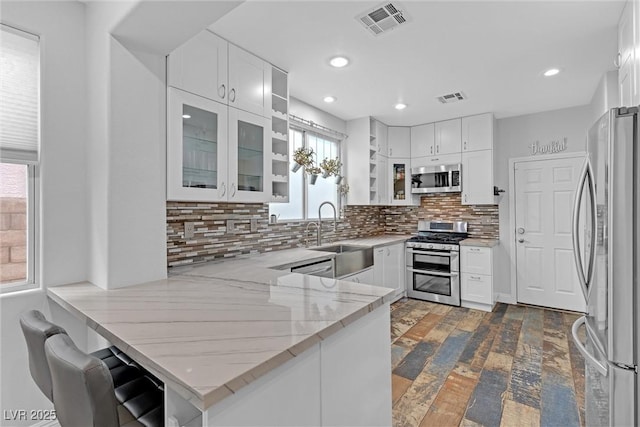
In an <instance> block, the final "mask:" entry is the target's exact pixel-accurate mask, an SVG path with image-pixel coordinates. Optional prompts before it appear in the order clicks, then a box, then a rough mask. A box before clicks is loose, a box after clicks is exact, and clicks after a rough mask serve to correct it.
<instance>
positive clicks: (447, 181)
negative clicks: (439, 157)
mask: <svg viewBox="0 0 640 427" xmlns="http://www.w3.org/2000/svg"><path fill="white" fill-rule="evenodd" d="M461 172H462V165H461V164H460V163H458V164H453V165H439V166H423V167H419V168H412V169H411V193H413V194H422V193H456V192H458V193H459V192H460V191H462V189H461V186H460V182H461V178H462V177H461V175H460V174H461Z"/></svg>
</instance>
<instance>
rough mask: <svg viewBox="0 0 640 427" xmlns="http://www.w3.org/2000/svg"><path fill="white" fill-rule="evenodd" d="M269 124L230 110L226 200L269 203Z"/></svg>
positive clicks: (232, 109)
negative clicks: (227, 195)
mask: <svg viewBox="0 0 640 427" xmlns="http://www.w3.org/2000/svg"><path fill="white" fill-rule="evenodd" d="M270 142H271V120H270V119H267V118H265V117H261V116H258V115H255V114H251V113H248V112H246V111H242V110H237V109H235V108H230V109H229V200H230V201H231V200H234V201H240V200H241V201H250V202H253V201H255V202H268V201H269V200H270V199H271V145H270Z"/></svg>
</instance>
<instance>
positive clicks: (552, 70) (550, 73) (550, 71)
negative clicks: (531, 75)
mask: <svg viewBox="0 0 640 427" xmlns="http://www.w3.org/2000/svg"><path fill="white" fill-rule="evenodd" d="M559 72H560V69H558V68H549V69H548V70H547V71H545V72H544V76H545V77H551V76H555V75H556V74H558V73H559Z"/></svg>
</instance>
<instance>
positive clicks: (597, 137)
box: [572, 107, 640, 426]
mask: <svg viewBox="0 0 640 427" xmlns="http://www.w3.org/2000/svg"><path fill="white" fill-rule="evenodd" d="M638 125H639V123H638V108H637V107H634V108H616V109H613V110H611V111H609V112H608V113H607V114H605V115H604V116H603V117H601V118H600V119H599V120H598V121H597V122H596V124H595V125H594V126H593V127H592V128H591V129H590V130H589V133H588V136H587V146H586V151H587V158H586V160H585V164H584V167H583V169H582V174H581V176H580V179H579V186H578V189H577V191H576V198H575V203H574V213H573V244H574V256H575V261H576V267H577V269H578V277H579V281H580V285H581V287H582V291H583V293H584V296H585V298H586V301H587V312H586V313H585V315H584V316H583V317H581V318H579V319H578V320H577V321H576V322H575V323H574V325H573V328H572V332H573V339H574V341H575V343H576V345H577V347H578V349H579V350H580V353H582V355H583V356H584V358H585V361H586V363H585V424H586V425H587V426H601V425H603V426H604V425H609V426H637V425H638V424H639V423H640V418H639V416H638V400H639V399H640V388H639V387H640V385H639V384H638V355H639V354H640V342H639V341H640V340H639V339H638V335H639V333H640V313H639V308H640V291H639V289H640V282H639V275H638V273H639V271H638V270H639V269H640V255H639V249H640V247H639V246H638V241H639V240H640V220H639V215H640V191H639V189H640V169H639V166H640V147H639V146H638ZM581 230H584V231H581ZM582 325H584V326H585V330H586V334H585V335H586V342H585V343H583V342H582V340H581V339H580V337H579V334H578V332H579V328H580V327H581V326H582Z"/></svg>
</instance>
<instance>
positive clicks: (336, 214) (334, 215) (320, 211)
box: [316, 200, 338, 246]
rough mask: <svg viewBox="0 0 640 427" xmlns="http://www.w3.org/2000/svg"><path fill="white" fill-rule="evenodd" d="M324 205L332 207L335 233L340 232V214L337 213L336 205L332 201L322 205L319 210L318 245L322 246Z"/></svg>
mask: <svg viewBox="0 0 640 427" xmlns="http://www.w3.org/2000/svg"><path fill="white" fill-rule="evenodd" d="M324 205H330V206H331V207H332V208H333V231H338V213H337V211H336V205H334V204H333V203H331V202H330V201H328V200H327V201H326V202H322V203H320V207H319V208H318V239H317V242H316V244H317V245H318V246H320V245H321V244H322V207H323V206H324Z"/></svg>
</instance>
